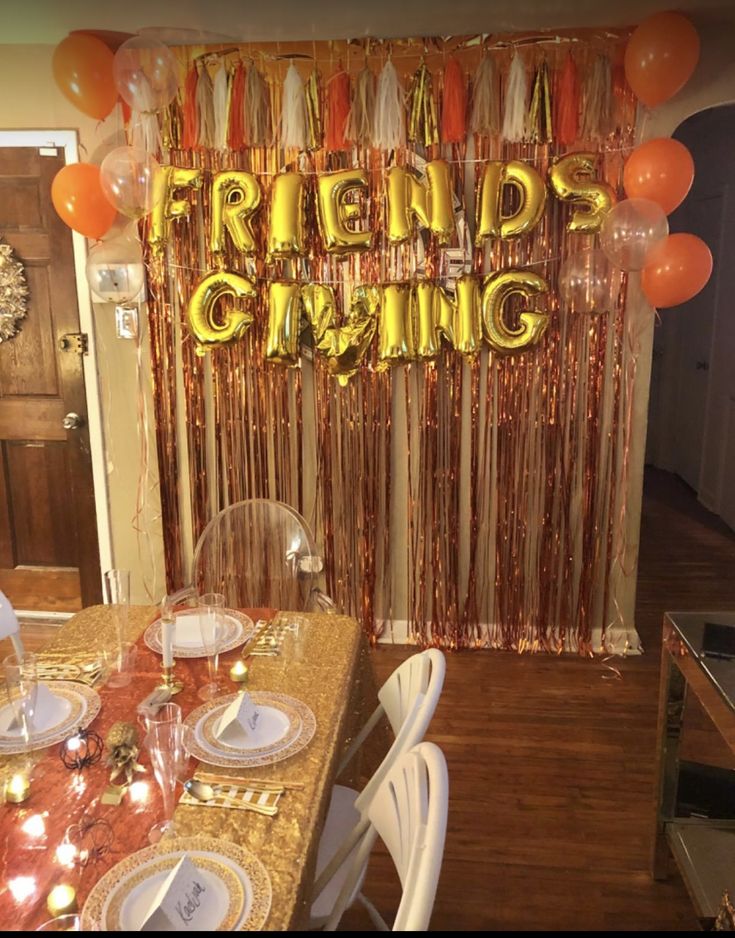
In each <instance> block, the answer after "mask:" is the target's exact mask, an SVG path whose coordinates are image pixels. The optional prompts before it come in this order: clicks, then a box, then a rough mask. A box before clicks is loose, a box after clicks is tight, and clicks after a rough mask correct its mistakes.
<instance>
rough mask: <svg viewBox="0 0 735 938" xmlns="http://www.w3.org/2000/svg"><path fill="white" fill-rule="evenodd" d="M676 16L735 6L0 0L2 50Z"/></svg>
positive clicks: (645, 0) (658, 1)
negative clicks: (142, 33) (115, 33)
mask: <svg viewBox="0 0 735 938" xmlns="http://www.w3.org/2000/svg"><path fill="white" fill-rule="evenodd" d="M672 7H675V8H677V9H679V10H681V11H687V12H689V13H690V14H691V15H692V16H693V17H694V18H695V19H696V20H697V21H700V22H705V21H718V20H722V19H728V20H731V19H732V18H733V15H735V4H733V2H732V0H614V2H613V0H606V2H600V0H265V2H253V0H219V2H218V0H118V2H115V3H113V2H110V0H32V2H29V0H2V17H1V25H0V43H53V44H55V43H57V42H59V41H60V40H61V39H62V38H63V37H64V36H65V35H66V34H67V33H68V32H69V31H70V30H72V29H83V28H84V29H111V30H120V31H124V32H137V31H138V30H141V29H147V30H151V31H152V30H154V29H155V30H156V32H157V34H158V35H159V38H161V40H162V41H167V42H170V43H172V44H177V43H186V42H194V43H200V42H202V41H217V40H223V41H226V40H228V39H238V40H241V41H249V40H277V39H284V40H285V39H308V38H312V37H313V38H314V39H326V38H333V39H350V38H357V37H359V36H368V35H369V36H402V35H403V36H406V35H414V36H416V35H428V36H430V35H435V36H446V35H455V36H456V35H462V34H467V33H478V32H483V33H509V32H522V31H527V30H534V29H554V28H563V27H575V26H578V27H582V26H623V25H631V24H634V23H638V22H640V21H641V20H642V19H643V18H644V17H645V16H646V15H648V14H649V13H652V12H655V11H657V10H665V9H671V8H672Z"/></svg>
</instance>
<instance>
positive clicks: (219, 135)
mask: <svg viewBox="0 0 735 938" xmlns="http://www.w3.org/2000/svg"><path fill="white" fill-rule="evenodd" d="M229 96H230V75H229V73H228V71H227V69H226V67H225V65H224V62H223V63H222V64H221V65H220V67H219V69H218V70H217V73H216V75H215V76H214V81H213V82H212V112H213V114H214V146H215V149H217V150H226V149H227V117H228V114H229V111H230V107H229V105H230V101H229Z"/></svg>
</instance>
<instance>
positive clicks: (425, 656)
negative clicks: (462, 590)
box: [337, 648, 446, 804]
mask: <svg viewBox="0 0 735 938" xmlns="http://www.w3.org/2000/svg"><path fill="white" fill-rule="evenodd" d="M445 671H446V659H445V657H444V654H443V653H442V652H441V651H439V649H438V648H428V649H426V651H421V652H418V653H417V654H415V655H411V657H410V658H407V659H406V660H405V661H404V662H403V663H402V664H400V665H399V666H398V667H397V668H396V669H395V671H394V672H393V673H392V674H391V676H390V677H389V678H388V680H387V681H386V682H385V683H384V684H383V686H382V687H381V688H380V690H379V691H378V701H379V703H378V707H377V709H376V710H375V712H374V713H373V714H372V716H371V717H370V719H369V720H368V721H367V723H366V724H365V726H364V727H363V728H362V729H361V730H360V732H359V733H358V734H357V736H356V737H355V739H354V740H353V742H352V745H351V746H350V748H349V749H348V750H347V752H346V753H345V755H344V757H343V758H342V762H341V763H340V766H339V769H338V771H337V774H338V775H339V774H340V772H342V770H343V769H344V768H345V766H346V765H347V764H348V763H349V762H350V760H351V759H352V757H353V756H354V755H355V753H356V752H357V751H358V749H359V748H360V747H361V746H362V744H363V743H364V741H365V739H366V738H367V737H368V736H369V734H370V733H371V732H372V730H373V729H374V728H375V726H376V725H377V724H378V722H379V720H380V718H381V717H382V716H383V714H385V715H386V716H387V717H388V721H389V722H390V725H391V729H392V730H393V733H394V735H395V737H396V741H395V743H394V744H393V745H392V746H391V748H390V750H389V751H388V755H387V756H386V757H385V759H384V760H383V762H382V764H381V766H380V768H378V770H377V772H376V773H375V775H374V776H373V777H372V778H371V779H370V781H369V782H368V784H367V786H366V787H365V790H364V791H363V793H362V795H361V796H360V797H361V801H362V803H363V804H365V803H366V802H367V800H368V799H369V798H370V796H371V794H372V792H373V791H374V790H375V788H377V786H378V785H379V784H380V782H381V781H382V779H383V776H384V775H385V773H386V772H387V771H388V768H389V767H390V765H391V764H392V763H391V760H393V759H396V758H397V757H398V756H399V755H401V753H403V752H405V750H406V749H410V748H411V746H415V745H416V743H420V742H421V740H422V739H423V738H424V734H425V733H426V730H427V729H428V726H429V723H430V722H431V718H432V717H433V716H434V711H435V710H436V705H437V703H438V702H439V696H440V694H441V692H442V687H443V686H444V674H445ZM409 718H410V719H409ZM366 792H367V794H366Z"/></svg>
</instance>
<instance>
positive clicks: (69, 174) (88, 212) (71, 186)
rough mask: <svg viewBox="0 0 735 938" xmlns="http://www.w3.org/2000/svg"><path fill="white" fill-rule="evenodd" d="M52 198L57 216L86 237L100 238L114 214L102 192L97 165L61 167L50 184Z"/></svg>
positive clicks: (108, 227) (107, 229) (106, 230)
mask: <svg viewBox="0 0 735 938" xmlns="http://www.w3.org/2000/svg"><path fill="white" fill-rule="evenodd" d="M51 201H52V202H53V203H54V208H55V209H56V213H57V215H58V216H59V218H60V219H61V220H62V221H63V222H64V223H65V224H67V225H68V226H69V227H70V228H73V229H74V231H78V232H79V233H80V234H83V235H84V237H85V238H94V239H95V240H96V239H98V238H101V237H102V235H104V234H106V233H107V232H108V231H109V229H110V227H111V225H112V223H113V222H114V220H115V216H116V215H117V212H116V211H115V209H114V208H113V206H112V205H111V204H110V203H109V202H108V201H107V199H106V198H105V194H104V192H103V191H102V186H101V185H100V168H99V166H92V165H91V164H90V163H70V164H69V165H68V166H63V167H62V168H61V169H60V170H59V171H58V173H57V174H56V175H55V176H54V181H53V182H52V183H51Z"/></svg>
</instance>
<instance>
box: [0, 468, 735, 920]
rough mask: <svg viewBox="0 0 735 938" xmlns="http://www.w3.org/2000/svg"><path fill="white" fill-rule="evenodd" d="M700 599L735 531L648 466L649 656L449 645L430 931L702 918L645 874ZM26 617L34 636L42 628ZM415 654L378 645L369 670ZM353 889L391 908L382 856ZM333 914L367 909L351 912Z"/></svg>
mask: <svg viewBox="0 0 735 938" xmlns="http://www.w3.org/2000/svg"><path fill="white" fill-rule="evenodd" d="M706 608H709V609H718V608H719V609H721V608H731V609H735V534H733V533H732V532H731V531H729V530H728V529H727V528H726V527H725V526H724V525H723V524H722V523H721V522H719V521H718V520H717V519H716V518H714V517H713V516H711V515H709V514H708V513H707V512H705V511H704V510H703V509H702V508H701V507H700V506H698V504H697V502H696V500H695V499H694V497H693V495H692V494H691V492H690V491H689V490H688V489H687V488H686V487H685V486H684V485H683V483H681V482H679V481H678V480H676V479H675V478H673V477H671V476H667V475H666V474H665V473H659V472H650V473H649V474H648V476H647V480H646V492H645V498H644V516H643V531H642V537H641V561H640V579H639V590H638V602H637V624H638V627H639V630H640V632H641V637H642V639H643V643H644V647H645V649H646V654H645V655H643V656H640V657H635V658H628V659H626V660H624V661H622V662H620V665H619V667H620V671H621V673H622V680H607V679H606V678H607V677H608V676H609V675H610V671H609V670H607V669H605V668H604V666H603V665H602V664H601V663H600V662H599V661H586V660H580V659H578V658H576V657H574V656H564V657H561V658H549V657H545V656H537V657H530V656H521V657H519V656H516V655H513V654H504V653H497V652H467V653H464V654H458V655H452V656H450V657H448V661H447V677H446V683H445V690H444V693H443V695H442V700H441V702H440V705H439V708H438V711H437V714H436V717H435V719H434V721H433V723H432V725H431V728H430V732H429V736H428V738H430V739H432V740H433V741H435V742H436V743H438V744H439V745H440V746H441V747H442V749H443V750H444V753H445V755H446V757H447V761H448V764H449V778H450V808H449V825H448V833H447V842H446V850H445V857H444V866H443V872H442V878H441V881H440V884H439V890H438V893H437V899H436V905H435V910H434V916H433V919H432V928H435V929H447V930H462V929H473V930H475V929H481V928H482V929H491V930H510V929H525V930H528V929H538V930H540V929H543V930H559V929H575V930H576V929H592V930H634V929H638V930H662V929H692V928H696V927H697V921H696V919H695V918H694V915H693V912H692V909H691V906H690V904H689V899H688V897H687V894H686V891H685V889H684V886H683V884H682V882H681V880H680V879H678V877H677V878H672V879H670V880H669V881H667V882H664V883H654V882H652V881H651V880H650V879H649V877H648V873H647V862H648V852H649V848H650V836H651V833H652V811H653V785H654V778H653V763H654V748H655V734H656V708H657V683H658V665H659V642H660V631H661V619H662V616H663V613H664V611H665V610H669V609H706ZM28 628H29V629H30V628H32V629H33V632H32V633H31V632H30V631H28V632H27V633H26V634H27V637H28V638H33V639H35V640H37V641H40V640H41V639H43V638H44V636H45V634H48V633H47V631H46V630H45V629H44V628H43V627H41V628H39V627H37V626H35V627H28ZM24 631H25V629H24ZM2 650H3V649H1V648H0V651H2ZM410 653H411V650H410V649H405V648H399V647H392V648H391V647H385V646H384V647H381V648H379V649H377V650H376V651H375V655H374V662H375V668H376V672H377V675H378V679H379V680H381V681H382V680H383V679H385V678H386V677H387V676H388V675H389V674H390V672H391V671H392V670H393V668H394V667H395V666H396V665H397V664H398V663H399V662H400V661H401V660H402V659H403V658H404V657H406V655H407V654H410ZM364 891H365V893H366V894H367V895H368V896H369V897H370V898H371V899H372V900H373V901H374V902H375V904H376V905H377V906H378V908H379V909H380V911H381V912H382V913H383V914H384V915H385V917H386V918H387V919H388V920H390V917H391V915H392V913H393V912H394V911H395V908H396V906H397V903H398V899H399V896H400V890H399V887H398V883H397V880H396V878H395V874H394V873H393V869H392V864H391V862H390V860H389V858H388V857H387V856H386V855H385V854H384V853H381V852H377V853H376V854H375V855H374V857H373V860H372V861H371V865H370V869H369V871H368V877H367V881H366V883H365V887H364ZM343 925H344V926H345V927H354V928H360V927H369V920H368V919H367V917H366V916H365V914H364V913H363V912H362V911H361V910H355V911H351V912H350V913H348V916H347V918H346V919H345V920H344V922H343Z"/></svg>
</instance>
